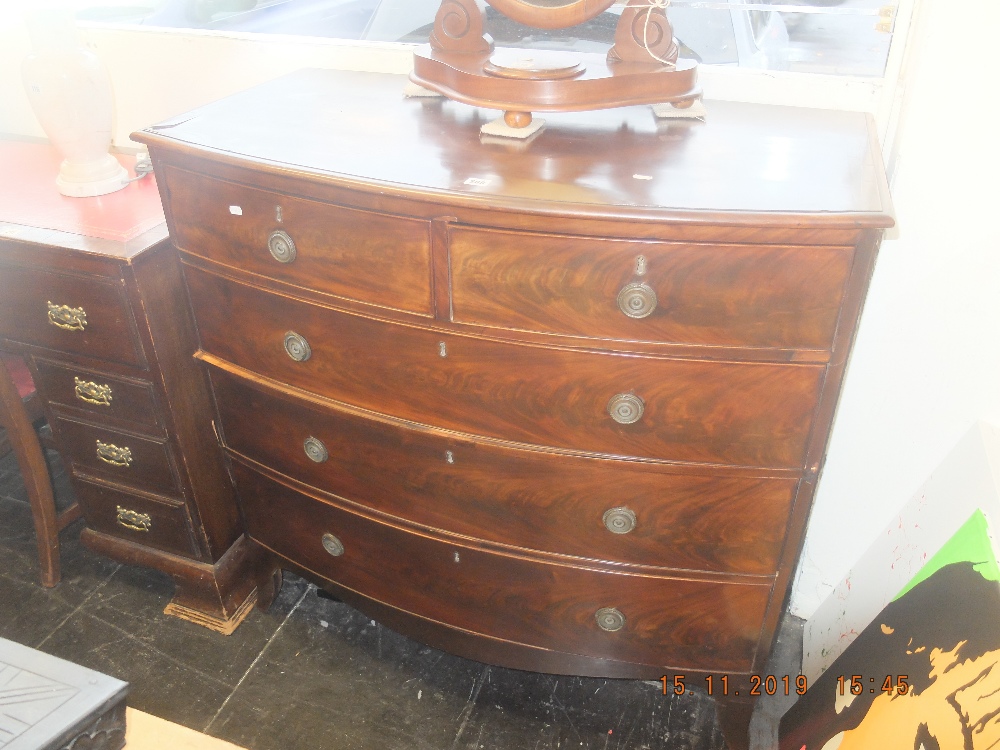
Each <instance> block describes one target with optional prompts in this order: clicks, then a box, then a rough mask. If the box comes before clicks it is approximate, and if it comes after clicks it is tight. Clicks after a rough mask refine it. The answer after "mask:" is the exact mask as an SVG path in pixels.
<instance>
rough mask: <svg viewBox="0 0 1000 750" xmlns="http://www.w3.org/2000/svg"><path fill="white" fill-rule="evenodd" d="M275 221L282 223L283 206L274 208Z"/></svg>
mask: <svg viewBox="0 0 1000 750" xmlns="http://www.w3.org/2000/svg"><path fill="white" fill-rule="evenodd" d="M274 220H275V221H277V222H278V223H279V224H280V223H281V206H275V207H274Z"/></svg>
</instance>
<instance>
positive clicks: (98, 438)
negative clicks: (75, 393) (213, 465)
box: [54, 417, 181, 495]
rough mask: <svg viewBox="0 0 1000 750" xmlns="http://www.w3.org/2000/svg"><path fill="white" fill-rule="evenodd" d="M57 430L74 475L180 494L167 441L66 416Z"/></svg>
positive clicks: (59, 420)
mask: <svg viewBox="0 0 1000 750" xmlns="http://www.w3.org/2000/svg"><path fill="white" fill-rule="evenodd" d="M54 427H55V429H56V431H57V432H58V433H59V437H60V443H59V444H60V446H61V447H62V448H63V450H64V451H65V452H67V453H68V454H69V456H68V457H69V460H70V462H71V463H72V464H73V470H74V473H77V472H81V471H82V472H83V473H85V474H89V475H91V476H96V477H102V478H106V479H108V480H110V481H112V482H115V483H118V484H123V485H128V486H129V487H135V488H137V489H142V490H148V491H149V492H156V493H160V494H163V495H179V494H180V493H181V489H180V486H179V483H178V480H177V472H176V470H175V468H174V461H173V457H172V456H171V451H170V446H169V444H168V443H167V442H166V441H164V440H158V439H155V438H149V437H141V436H139V435H134V434H131V433H125V432H121V431H119V430H116V429H113V428H111V427H107V426H106V425H100V424H93V423H89V422H79V421H77V420H75V419H69V418H66V417H60V418H58V419H56V420H55V425H54Z"/></svg>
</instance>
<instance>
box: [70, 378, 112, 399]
mask: <svg viewBox="0 0 1000 750" xmlns="http://www.w3.org/2000/svg"><path fill="white" fill-rule="evenodd" d="M73 382H74V384H75V388H74V391H75V392H76V397H77V398H78V399H80V400H81V401H86V402H87V403H88V404H94V405H95V406H111V398H112V396H111V386H110V385H98V384H97V383H94V382H85V381H83V380H80V378H77V377H74V378H73Z"/></svg>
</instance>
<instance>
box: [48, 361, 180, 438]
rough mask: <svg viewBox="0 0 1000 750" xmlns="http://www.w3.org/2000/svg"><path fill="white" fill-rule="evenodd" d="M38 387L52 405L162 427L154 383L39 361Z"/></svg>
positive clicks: (119, 420)
mask: <svg viewBox="0 0 1000 750" xmlns="http://www.w3.org/2000/svg"><path fill="white" fill-rule="evenodd" d="M35 368H36V371H37V377H36V378H35V384H36V385H37V387H38V390H39V393H41V394H42V397H43V398H44V399H45V400H46V401H48V402H49V403H52V404H58V405H59V406H68V407H72V408H74V409H80V410H83V411H85V412H88V413H89V414H92V415H93V416H95V417H101V418H105V419H109V420H116V421H118V422H122V423H125V424H128V425H134V426H137V427H145V428H157V427H162V426H163V422H162V418H161V414H160V410H159V408H158V407H157V405H156V397H155V395H154V388H153V384H152V383H150V382H149V381H148V380H137V379H133V378H123V377H121V376H118V375H108V374H106V373H101V372H93V371H91V370H85V369H83V368H81V367H75V366H73V365H71V364H66V363H56V362H49V361H48V360H44V359H39V358H37V357H36V358H35Z"/></svg>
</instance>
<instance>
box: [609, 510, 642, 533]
mask: <svg viewBox="0 0 1000 750" xmlns="http://www.w3.org/2000/svg"><path fill="white" fill-rule="evenodd" d="M604 525H605V527H607V529H608V531H610V532H611V533H612V534H628V533H630V532H631V531H632V530H633V529H635V512H634V511H632V510H629V509H628V508H611V509H610V510H606V511H604Z"/></svg>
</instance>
